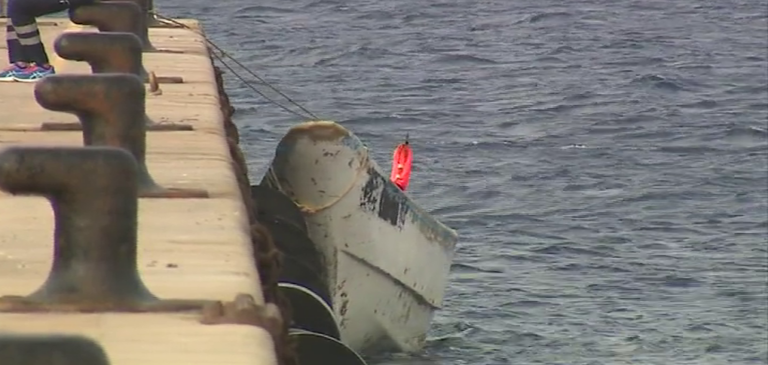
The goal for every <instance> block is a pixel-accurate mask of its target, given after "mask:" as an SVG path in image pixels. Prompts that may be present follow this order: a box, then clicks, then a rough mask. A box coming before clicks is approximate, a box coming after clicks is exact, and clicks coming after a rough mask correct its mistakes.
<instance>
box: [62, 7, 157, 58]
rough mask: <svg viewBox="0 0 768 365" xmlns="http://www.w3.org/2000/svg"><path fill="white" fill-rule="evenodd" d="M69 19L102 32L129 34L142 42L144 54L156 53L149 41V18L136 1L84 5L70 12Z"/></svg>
mask: <svg viewBox="0 0 768 365" xmlns="http://www.w3.org/2000/svg"><path fill="white" fill-rule="evenodd" d="M69 19H70V20H72V22H73V23H75V24H79V25H90V26H94V27H96V28H98V29H99V31H100V32H129V33H133V34H135V35H136V36H137V37H139V39H140V40H141V47H142V50H143V51H144V52H152V51H155V50H156V49H155V47H154V46H153V45H152V43H151V42H150V41H149V30H148V29H147V18H146V16H145V15H144V13H143V12H142V10H141V7H140V6H139V5H137V4H136V2H135V1H103V2H97V3H95V4H91V5H83V6H79V7H76V8H73V9H71V10H70V11H69Z"/></svg>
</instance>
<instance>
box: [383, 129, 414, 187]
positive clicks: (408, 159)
mask: <svg viewBox="0 0 768 365" xmlns="http://www.w3.org/2000/svg"><path fill="white" fill-rule="evenodd" d="M412 163H413V151H411V146H410V144H409V142H408V136H407V135H406V136H405V142H403V143H400V144H399V145H397V147H396V148H395V152H394V153H393V154H392V173H391V174H390V176H389V179H390V180H392V182H393V183H395V185H397V187H398V188H400V190H402V191H405V189H406V188H407V187H408V182H409V181H410V179H411V164H412Z"/></svg>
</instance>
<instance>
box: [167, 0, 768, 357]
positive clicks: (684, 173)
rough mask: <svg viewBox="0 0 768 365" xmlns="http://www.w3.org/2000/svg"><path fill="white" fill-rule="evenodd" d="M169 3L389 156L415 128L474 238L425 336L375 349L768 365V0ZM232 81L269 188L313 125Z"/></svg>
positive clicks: (381, 158) (447, 198)
mask: <svg viewBox="0 0 768 365" xmlns="http://www.w3.org/2000/svg"><path fill="white" fill-rule="evenodd" d="M156 3H157V6H158V9H159V10H160V12H161V13H163V14H165V15H167V16H173V17H195V18H199V19H201V20H202V21H203V24H204V27H205V29H206V31H207V34H208V35H209V36H210V37H211V39H212V40H213V41H214V42H216V43H218V44H219V45H220V46H222V47H223V48H225V49H227V50H228V51H230V52H231V53H232V54H233V55H234V56H235V57H236V58H238V59H239V60H240V61H242V62H243V63H245V64H246V65H248V67H249V68H252V69H253V70H254V71H256V72H257V73H259V74H260V75H261V76H263V77H264V78H266V79H267V80H268V81H270V82H271V83H274V84H275V85H277V86H278V87H279V88H280V89H281V90H282V91H284V92H286V93H287V94H289V95H291V96H292V97H293V98H294V99H295V100H297V101H298V102H299V103H301V104H302V105H304V106H305V107H307V108H308V109H309V110H311V111H312V112H314V113H315V114H317V115H319V116H320V117H322V118H325V119H333V120H338V121H341V122H343V124H344V125H345V126H346V127H347V128H350V129H351V130H353V131H354V132H355V133H356V134H357V135H358V136H359V137H360V138H361V139H362V140H363V141H364V142H365V143H366V144H368V146H369V147H370V148H371V150H372V152H373V154H374V156H375V159H376V160H377V161H378V162H379V164H380V165H382V166H385V167H386V166H388V163H389V161H390V156H391V152H392V149H393V148H394V147H395V145H396V144H397V143H399V142H400V141H401V140H402V138H403V137H404V136H405V134H406V133H409V134H410V137H411V141H412V143H413V148H414V151H415V164H414V173H413V177H412V182H411V185H410V187H409V193H410V195H411V196H412V197H413V198H414V199H415V200H416V201H418V202H419V203H420V204H421V205H423V206H424V207H425V208H427V209H428V210H429V211H431V212H432V213H433V214H435V215H436V216H438V217H439V218H440V219H441V220H442V221H443V222H445V223H447V224H448V225H450V226H452V227H453V228H455V229H456V230H458V232H459V233H460V235H461V242H460V244H459V247H458V251H457V254H456V261H455V265H454V266H453V269H452V274H451V281H450V287H449V288H448V293H447V298H446V302H445V308H444V309H443V310H442V311H441V312H440V313H439V314H438V316H437V318H436V319H435V322H434V325H433V328H432V331H431V333H430V337H429V344H428V346H427V348H426V349H425V350H424V351H423V353H420V354H417V355H390V356H387V357H385V358H383V359H374V361H372V362H373V363H378V364H386V365H415V364H421V365H459V364H473V365H474V364H477V365H485V364H488V365H496V364H569V365H571V364H573V365H576V364H585V365H586V364H590V365H596V364H643V365H644V364H659V365H684V364H696V365H700V364H701V365H709V364H735V365H740V364H768V309H767V308H768V295H767V289H766V285H767V284H768V269H767V265H768V241H767V240H768V125H767V123H768V50H767V48H766V47H768V3H766V1H765V0H762V1H760V0H698V1H692V0H687V1H683V0H664V1H661V0H571V1H554V0H536V1H532V0H519V1H511V0H431V1H413V0H390V1H374V0H356V1H351V0H350V1H341V0H294V1H277V0H262V1H245V0H219V1H202V0H185V1H181V0H157V1H156ZM226 82H227V84H226V86H227V87H228V90H229V95H230V97H231V98H232V101H233V102H234V105H235V107H236V108H237V110H238V112H237V114H236V122H237V124H238V125H239V126H240V131H241V138H242V143H243V146H244V148H245V152H246V153H247V156H248V159H249V168H250V173H251V174H252V177H253V178H254V179H260V178H261V176H262V175H263V173H264V171H265V169H266V166H267V164H268V163H269V161H270V160H271V158H272V156H273V153H274V149H275V147H276V144H277V142H278V140H279V139H280V137H281V136H282V135H283V134H284V133H285V132H286V131H287V129H288V128H289V127H290V126H291V125H293V124H295V123H297V122H300V121H301V119H300V118H298V117H295V116H293V115H290V114H287V113H285V112H283V111H282V110H281V109H279V108H277V107H275V106H273V105H271V104H269V103H268V102H267V101H265V100H264V99H263V98H261V97H260V96H258V95H256V94H255V93H253V92H252V91H251V90H250V89H249V88H247V87H246V86H245V84H243V83H242V82H240V81H238V80H237V79H235V78H234V77H233V76H232V75H231V74H228V75H227V78H226ZM262 89H263V88H262ZM269 95H270V96H271V97H273V98H276V97H277V96H275V95H274V94H269Z"/></svg>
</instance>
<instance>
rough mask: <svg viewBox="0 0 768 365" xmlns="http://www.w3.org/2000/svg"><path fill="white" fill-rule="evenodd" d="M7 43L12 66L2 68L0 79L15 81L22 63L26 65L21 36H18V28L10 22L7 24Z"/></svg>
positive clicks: (9, 61) (9, 60)
mask: <svg viewBox="0 0 768 365" xmlns="http://www.w3.org/2000/svg"><path fill="white" fill-rule="evenodd" d="M5 43H6V45H7V46H8V64H9V65H10V66H8V67H5V68H3V69H0V81H15V80H14V79H13V78H14V76H15V75H16V73H17V72H18V71H19V68H20V65H25V61H24V54H23V52H22V49H21V43H19V37H18V36H16V30H15V29H14V28H13V25H12V24H11V23H10V22H8V24H7V25H6V26H5Z"/></svg>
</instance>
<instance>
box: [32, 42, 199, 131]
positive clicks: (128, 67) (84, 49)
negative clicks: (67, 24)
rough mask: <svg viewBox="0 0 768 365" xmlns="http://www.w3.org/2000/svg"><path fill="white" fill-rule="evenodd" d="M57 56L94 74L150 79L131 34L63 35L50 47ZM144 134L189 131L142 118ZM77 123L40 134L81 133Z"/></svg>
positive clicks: (56, 125)
mask: <svg viewBox="0 0 768 365" xmlns="http://www.w3.org/2000/svg"><path fill="white" fill-rule="evenodd" d="M53 47H54V49H55V50H56V53H57V54H58V55H59V56H61V57H62V58H64V59H67V60H71V61H85V62H88V64H89V65H90V66H91V71H92V72H93V73H94V74H103V73H129V74H133V75H136V76H139V77H144V78H145V81H144V82H148V79H149V76H148V75H147V72H146V71H145V70H144V67H143V66H142V53H141V43H140V41H139V39H138V38H137V37H136V36H135V35H134V34H132V33H125V32H120V33H118V32H105V33H100V32H99V33H88V32H69V33H63V34H61V35H60V36H59V37H58V38H56V41H55V42H54V45H53ZM144 120H145V122H146V125H147V130H151V131H191V130H194V128H192V126H191V125H188V124H175V123H162V124H158V123H155V122H153V121H152V120H151V119H150V118H149V117H148V116H146V115H145V116H144ZM81 128H82V125H81V124H80V123H44V124H43V130H47V131H50V130H58V131H61V130H80V129H81Z"/></svg>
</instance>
